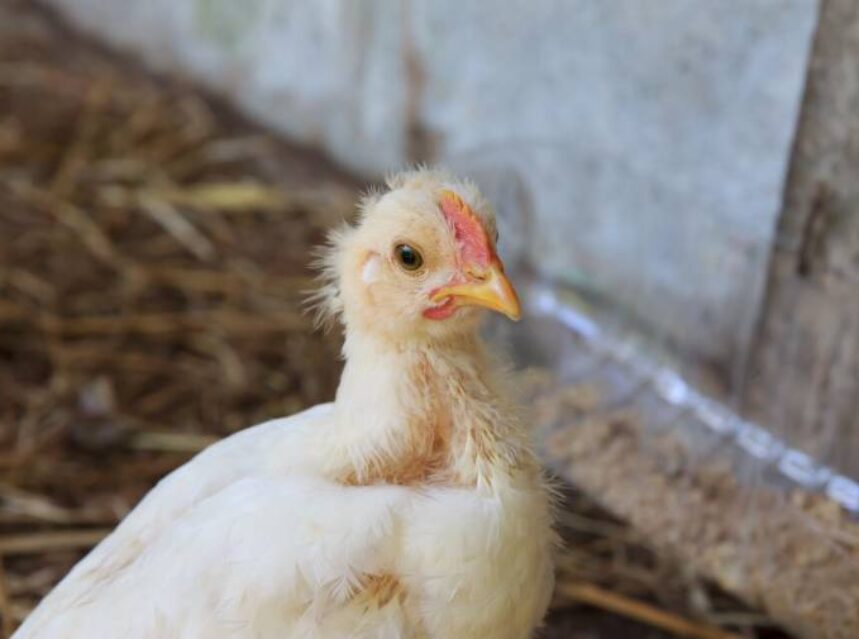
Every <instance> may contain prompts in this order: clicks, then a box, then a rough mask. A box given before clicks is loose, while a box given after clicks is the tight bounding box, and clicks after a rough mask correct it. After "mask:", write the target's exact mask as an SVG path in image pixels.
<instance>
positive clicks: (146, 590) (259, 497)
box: [14, 171, 554, 639]
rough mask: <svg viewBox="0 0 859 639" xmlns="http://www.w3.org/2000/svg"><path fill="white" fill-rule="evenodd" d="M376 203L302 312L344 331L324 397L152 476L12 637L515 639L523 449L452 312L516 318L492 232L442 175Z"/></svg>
mask: <svg viewBox="0 0 859 639" xmlns="http://www.w3.org/2000/svg"><path fill="white" fill-rule="evenodd" d="M390 186H391V190H390V191H389V192H387V193H386V194H384V195H378V196H376V197H373V198H369V199H368V200H367V201H366V202H365V203H364V204H363V216H362V219H361V222H360V223H359V225H358V226H357V227H355V228H348V229H346V230H344V231H341V232H340V233H338V234H337V235H336V236H335V239H334V241H333V243H332V246H331V248H330V250H329V252H328V257H327V258H326V260H325V264H324V267H325V271H326V278H327V281H328V285H327V286H326V288H325V289H324V291H325V292H324V295H323V296H322V297H321V298H320V301H321V302H322V303H323V306H324V308H325V309H327V311H329V312H333V313H336V314H338V315H339V316H340V317H342V319H343V321H344V323H345V325H346V329H347V330H346V343H345V347H344V353H345V355H346V358H347V364H346V367H345V370H344V373H343V378H342V380H341V384H340V387H339V389H338V393H337V398H336V401H335V402H334V403H332V404H326V405H322V406H317V407H315V408H313V409H310V410H308V411H305V412H303V413H300V414H298V415H294V416H292V417H288V418H283V419H277V420H273V421H270V422H267V423H265V424H261V425H259V426H255V427H253V428H250V429H247V430H245V431H243V432H241V433H238V434H236V435H234V436H232V437H230V438H228V439H226V440H224V441H222V442H220V443H218V444H216V445H214V446H212V447H210V448H209V449H207V450H206V451H204V452H203V453H201V454H200V455H198V456H197V457H196V458H195V459H193V460H192V461H190V462H189V463H187V464H186V465H184V466H183V467H181V468H179V469H178V470H176V471H175V472H173V473H172V474H171V475H169V476H168V477H166V478H165V479H164V480H162V481H161V482H160V483H159V484H158V486H156V487H155V488H154V489H153V490H152V491H151V492H150V493H149V494H148V495H147V496H146V498H145V499H144V500H143V501H142V502H141V503H140V504H139V505H138V506H137V507H136V508H135V510H134V511H133V512H132V513H131V514H130V515H129V516H128V517H127V518H126V519H125V520H124V521H123V522H122V523H121V525H120V526H119V527H118V528H117V529H116V531H115V532H114V533H113V534H112V535H111V536H110V537H108V538H107V539H106V540H105V541H104V542H102V543H101V544H100V545H99V546H98V547H97V548H96V549H95V550H93V551H92V553H90V554H89V555H88V556H87V557H86V558H85V559H84V560H83V561H81V562H80V563H79V564H78V565H77V566H76V567H75V568H74V570H72V572H71V573H70V574H69V575H68V576H67V577H66V578H65V580H63V582H61V583H60V585H58V586H57V588H56V589H55V590H54V591H53V592H52V593H51V594H50V595H49V596H48V597H46V599H45V600H44V601H43V602H42V604H41V605H40V606H39V607H38V608H37V609H36V611H35V612H34V613H33V614H32V615H31V616H30V618H29V619H28V620H27V621H26V622H25V624H24V625H23V626H22V627H21V629H20V630H19V631H18V632H17V633H16V634H15V635H14V637H15V639H84V638H86V639H299V638H306V639H341V638H342V639H346V638H350V639H365V638H366V639H370V638H373V639H478V638H479V639H485V638H490V637H491V638H494V639H526V638H527V637H530V636H531V634H532V632H533V629H534V627H535V626H536V625H537V624H538V623H539V622H540V619H541V618H542V616H543V613H544V611H545V609H546V607H547V605H548V600H549V597H550V593H551V589H552V579H553V578H552V561H551V555H552V545H553V540H554V534H553V532H552V521H551V513H550V507H549V503H548V498H547V493H546V490H545V487H544V484H543V481H542V477H541V473H540V469H539V465H538V464H537V462H536V460H535V458H534V455H533V453H532V451H531V446H530V443H529V441H528V434H527V432H526V431H525V429H524V428H523V427H522V426H521V424H520V421H519V419H518V417H517V415H516V411H515V408H514V407H513V406H512V405H510V402H509V393H507V392H506V391H505V390H504V385H503V380H500V379H499V378H498V375H497V374H496V368H497V367H495V366H494V365H493V364H492V362H491V358H489V356H488V355H487V354H486V353H485V351H484V349H483V346H482V344H481V342H480V340H479V338H478V337H477V336H476V332H475V327H476V321H475V317H476V309H475V308H474V305H480V306H489V307H491V308H495V309H497V310H502V311H504V312H507V313H508V314H511V315H513V314H515V313H516V312H517V311H518V303H517V302H516V301H515V294H513V293H512V289H509V284H507V283H506V278H504V277H503V271H501V270H500V262H498V260H497V257H495V252H494V251H495V247H494V241H493V240H492V239H490V238H491V237H492V235H493V233H494V218H493V217H492V213H491V210H490V209H489V208H488V205H487V204H486V203H485V202H484V201H483V200H482V198H481V197H480V196H479V194H478V193H477V191H476V190H475V189H474V187H473V186H471V185H469V184H465V183H461V182H455V181H453V180H452V179H451V178H450V177H448V176H447V175H445V174H441V173H437V172H430V171H417V172H412V173H408V174H405V175H402V176H399V177H397V178H394V179H393V180H392V181H391V183H390ZM457 216H460V217H457ZM478 240H479V241H480V242H482V243H483V245H484V246H483V247H482V248H481V247H480V246H479V243H480V242H478ZM403 244H408V246H410V247H414V250H415V251H418V252H419V253H420V257H421V266H420V267H419V269H412V264H411V263H410V264H408V268H405V267H404V264H403V263H402V262H403V260H404V258H403V257H402V253H403V251H402V249H401V248H398V247H401V246H402V245H403ZM475 247H476V248H475ZM481 251H483V252H481ZM409 259H411V258H409ZM498 278H500V279H501V280H503V282H501V281H500V280H499V279H498ZM499 282H500V283H499ZM505 285H506V286H508V288H504V286H505ZM511 295H512V297H510V296H511ZM499 300H500V301H499ZM514 306H515V308H514Z"/></svg>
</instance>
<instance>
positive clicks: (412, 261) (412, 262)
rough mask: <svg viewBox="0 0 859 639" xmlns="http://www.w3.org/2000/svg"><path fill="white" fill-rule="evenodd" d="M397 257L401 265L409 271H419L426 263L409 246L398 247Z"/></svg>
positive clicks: (401, 245)
mask: <svg viewBox="0 0 859 639" xmlns="http://www.w3.org/2000/svg"><path fill="white" fill-rule="evenodd" d="M396 255H397V259H398V260H399V262H400V264H401V265H402V266H403V268H404V269H406V270H407V271H415V270H417V269H419V268H420V267H421V266H422V265H423V263H424V260H423V258H422V257H421V254H420V253H418V252H417V251H416V250H415V249H413V248H412V247H411V246H409V245H408V244H400V245H398V246H397V248H396Z"/></svg>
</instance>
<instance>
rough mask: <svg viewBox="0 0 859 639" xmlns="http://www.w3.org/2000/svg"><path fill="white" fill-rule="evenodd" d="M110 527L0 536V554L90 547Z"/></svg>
mask: <svg viewBox="0 0 859 639" xmlns="http://www.w3.org/2000/svg"><path fill="white" fill-rule="evenodd" d="M110 532H111V529H108V528H102V529H96V530H70V531H67V532H66V531H63V532H45V533H34V534H29V535H8V536H6V537H0V556H3V555H31V554H36V553H40V552H45V551H50V550H73V549H80V548H91V547H92V546H95V545H96V544H97V543H98V542H100V541H101V540H102V539H104V538H105V537H106V536H107V535H108V534H109V533H110Z"/></svg>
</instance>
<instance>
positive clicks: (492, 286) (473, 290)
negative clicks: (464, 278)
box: [432, 260, 522, 321]
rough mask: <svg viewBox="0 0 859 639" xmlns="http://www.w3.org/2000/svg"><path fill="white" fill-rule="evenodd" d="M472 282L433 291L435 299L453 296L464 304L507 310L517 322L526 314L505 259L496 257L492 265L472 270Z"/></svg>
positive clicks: (505, 311) (500, 311)
mask: <svg viewBox="0 0 859 639" xmlns="http://www.w3.org/2000/svg"><path fill="white" fill-rule="evenodd" d="M469 275H470V276H471V278H472V281H469V282H466V283H463V284H454V285H452V286H445V287H442V288H440V289H438V290H437V291H435V292H434V293H433V296H432V301H433V302H443V301H444V300H445V299H446V298H448V297H452V298H453V299H454V300H455V301H456V303H457V304H459V305H461V306H483V307H485V308H488V309H491V310H493V311H498V312H499V313H504V314H505V315H506V316H507V317H509V318H510V319H512V320H513V321H516V320H518V319H519V318H520V317H521V316H522V307H521V305H520V304H519V297H518V296H517V295H516V291H515V290H514V289H513V286H512V285H511V284H510V280H508V279H507V276H506V275H504V268H503V267H502V266H501V262H499V261H497V260H493V262H492V264H491V265H490V267H489V268H488V269H487V270H485V271H483V272H479V273H474V272H470V273H469Z"/></svg>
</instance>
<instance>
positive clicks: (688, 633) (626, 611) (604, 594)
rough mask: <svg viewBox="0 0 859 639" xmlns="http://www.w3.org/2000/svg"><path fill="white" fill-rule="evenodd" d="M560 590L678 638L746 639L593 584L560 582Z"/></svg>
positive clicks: (571, 597)
mask: <svg viewBox="0 0 859 639" xmlns="http://www.w3.org/2000/svg"><path fill="white" fill-rule="evenodd" d="M557 591H558V592H559V593H560V594H561V595H562V596H563V597H565V598H567V599H570V600H573V601H578V602H581V603H585V604H588V605H591V606H594V607H596V608H600V609H602V610H608V611H609V612H613V613H615V614H618V615H622V616H624V617H628V618H630V619H634V620H635V621H638V622H640V623H643V624H646V625H648V626H652V627H654V628H659V629H660V630H664V631H666V632H670V633H672V634H675V635H677V636H678V637H687V638H688V639H742V637H740V636H739V635H736V634H734V633H732V632H728V631H726V630H722V629H720V628H716V627H715V626H711V625H709V624H704V623H698V622H694V621H689V620H688V619H684V618H682V617H679V616H677V615H674V614H672V613H670V612H666V611H664V610H660V609H659V608H656V607H654V606H651V605H650V604H646V603H644V602H641V601H637V600H635V599H630V598H629V597H625V596H623V595H620V594H618V593H615V592H611V591H608V590H605V589H604V588H600V587H599V586H594V585H593V584H586V583H578V582H566V583H559V584H558V586H557Z"/></svg>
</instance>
